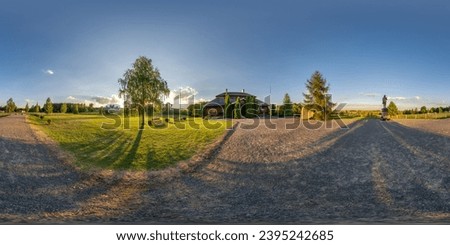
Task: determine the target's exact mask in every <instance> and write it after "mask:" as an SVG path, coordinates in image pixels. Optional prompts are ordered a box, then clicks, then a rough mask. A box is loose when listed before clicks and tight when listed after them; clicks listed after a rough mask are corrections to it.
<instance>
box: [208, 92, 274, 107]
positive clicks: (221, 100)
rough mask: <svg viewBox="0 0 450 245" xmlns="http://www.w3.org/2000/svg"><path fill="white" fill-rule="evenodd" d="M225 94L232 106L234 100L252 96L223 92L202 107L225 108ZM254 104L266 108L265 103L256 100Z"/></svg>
mask: <svg viewBox="0 0 450 245" xmlns="http://www.w3.org/2000/svg"><path fill="white" fill-rule="evenodd" d="M225 93H228V95H229V96H230V103H231V104H234V103H235V102H236V99H237V98H238V97H239V98H240V99H245V98H246V97H247V96H254V95H251V94H249V93H244V92H224V93H221V94H218V95H216V98H215V99H213V100H211V101H210V102H208V103H206V105H204V107H211V106H225ZM255 101H256V103H257V104H258V105H260V106H268V104H267V103H265V102H263V101H261V100H258V99H256V100H255Z"/></svg>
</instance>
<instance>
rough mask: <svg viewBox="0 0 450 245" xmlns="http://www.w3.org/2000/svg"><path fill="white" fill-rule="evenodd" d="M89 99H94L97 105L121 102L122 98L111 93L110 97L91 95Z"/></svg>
mask: <svg viewBox="0 0 450 245" xmlns="http://www.w3.org/2000/svg"><path fill="white" fill-rule="evenodd" d="M91 100H93V101H95V104H97V105H99V106H103V105H107V104H123V99H121V98H119V96H118V95H117V94H113V95H111V97H106V96H93V97H92V98H91Z"/></svg>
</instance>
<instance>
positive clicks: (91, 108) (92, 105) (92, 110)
mask: <svg viewBox="0 0 450 245" xmlns="http://www.w3.org/2000/svg"><path fill="white" fill-rule="evenodd" d="M88 112H94V103H90V104H89V107H88Z"/></svg>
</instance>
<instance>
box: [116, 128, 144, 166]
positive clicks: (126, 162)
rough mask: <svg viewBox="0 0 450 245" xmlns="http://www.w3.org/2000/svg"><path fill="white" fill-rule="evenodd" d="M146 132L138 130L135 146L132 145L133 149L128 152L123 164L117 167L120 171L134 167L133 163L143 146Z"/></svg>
mask: <svg viewBox="0 0 450 245" xmlns="http://www.w3.org/2000/svg"><path fill="white" fill-rule="evenodd" d="M143 132H144V130H138V133H137V135H136V138H134V141H133V144H132V145H131V149H130V150H129V151H128V154H127V155H126V157H125V158H123V160H122V162H120V163H118V164H116V165H115V167H116V168H118V169H128V168H130V166H131V165H133V161H134V160H135V158H136V154H137V152H138V150H139V145H140V144H141V139H142V133H143Z"/></svg>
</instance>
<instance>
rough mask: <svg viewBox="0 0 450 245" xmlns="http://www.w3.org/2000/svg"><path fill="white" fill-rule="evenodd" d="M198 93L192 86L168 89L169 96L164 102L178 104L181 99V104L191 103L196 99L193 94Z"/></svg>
mask: <svg viewBox="0 0 450 245" xmlns="http://www.w3.org/2000/svg"><path fill="white" fill-rule="evenodd" d="M197 94H198V91H197V90H195V89H194V88H192V87H189V86H187V87H179V88H178V89H174V90H172V91H170V94H169V97H167V98H166V99H165V100H164V102H165V103H167V102H169V103H172V104H174V105H178V104H179V103H180V101H181V104H193V103H194V101H196V99H195V96H196V95H197Z"/></svg>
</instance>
